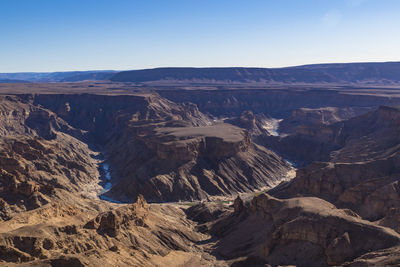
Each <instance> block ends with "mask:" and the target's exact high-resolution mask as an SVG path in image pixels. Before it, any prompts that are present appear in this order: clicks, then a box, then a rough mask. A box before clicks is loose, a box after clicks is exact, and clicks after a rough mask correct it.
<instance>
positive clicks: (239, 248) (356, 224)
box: [188, 194, 400, 266]
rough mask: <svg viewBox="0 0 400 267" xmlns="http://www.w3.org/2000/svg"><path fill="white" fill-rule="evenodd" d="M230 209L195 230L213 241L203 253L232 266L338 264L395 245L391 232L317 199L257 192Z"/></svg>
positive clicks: (397, 238)
mask: <svg viewBox="0 0 400 267" xmlns="http://www.w3.org/2000/svg"><path fill="white" fill-rule="evenodd" d="M237 202H239V200H238V201H237ZM235 206H237V209H236V210H235V211H231V212H230V213H226V212H225V213H224V215H223V216H220V219H215V220H210V221H208V222H206V223H203V224H202V225H201V226H200V229H202V230H203V231H204V229H207V230H206V231H208V232H209V233H211V234H212V235H214V236H215V237H217V238H218V241H216V242H215V243H210V247H209V249H210V250H211V251H213V253H217V254H218V255H220V256H222V257H223V258H224V259H225V260H227V261H228V262H229V263H230V264H232V266H263V265H264V264H270V265H272V266H278V265H295V266H330V265H341V264H344V263H346V262H349V261H352V260H354V259H355V258H357V257H360V256H361V255H363V254H366V253H369V252H370V251H376V250H380V249H387V248H390V247H393V246H396V245H398V244H400V236H399V235H398V234H397V233H396V232H394V231H393V230H391V229H389V228H383V227H380V226H377V225H374V224H372V223H370V222H368V221H364V220H362V219H360V218H359V217H358V216H357V215H356V214H355V213H354V212H352V211H350V210H340V209H337V208H335V206H333V205H332V204H330V203H328V202H326V201H323V200H321V199H318V198H293V199H288V200H279V199H276V198H273V197H271V196H269V195H267V194H261V195H259V196H257V197H255V198H254V199H253V200H252V201H251V202H250V203H248V204H246V205H245V207H242V206H241V205H235ZM238 208H239V209H238ZM193 209H194V208H191V210H190V213H192V212H193ZM203 209H204V208H203ZM188 211H189V210H188ZM202 213H203V214H204V211H202ZM202 219H204V218H202ZM389 257H390V256H389ZM392 263H394V262H392Z"/></svg>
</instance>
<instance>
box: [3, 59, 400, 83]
mask: <svg viewBox="0 0 400 267" xmlns="http://www.w3.org/2000/svg"><path fill="white" fill-rule="evenodd" d="M0 80H14V82H15V81H17V80H23V81H28V82H78V81H85V80H110V81H113V82H135V83H153V84H157V83H159V84H179V83H187V84H227V83H228V84H230V83H232V84H235V83H237V84H243V83H255V84H275V83H276V84H321V83H334V84H356V83H358V84H360V83H361V84H382V85H397V84H400V62H384V63H334V64H314V65H303V66H296V67H285V68H241V67H232V68H186V67H182V68H155V69H143V70H130V71H121V72H117V71H73V72H53V73H0Z"/></svg>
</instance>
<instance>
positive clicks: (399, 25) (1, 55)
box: [0, 0, 400, 72]
mask: <svg viewBox="0 0 400 267" xmlns="http://www.w3.org/2000/svg"><path fill="white" fill-rule="evenodd" d="M399 14H400V1H398V0H0V72H20V71H65V70H98V69H116V70H126V69H140V68H152V67H165V66H199V67H201V66H254V67H280V66H291V65H301V64H309V63H328V62H354V61H357V62H364V61H400V15H399Z"/></svg>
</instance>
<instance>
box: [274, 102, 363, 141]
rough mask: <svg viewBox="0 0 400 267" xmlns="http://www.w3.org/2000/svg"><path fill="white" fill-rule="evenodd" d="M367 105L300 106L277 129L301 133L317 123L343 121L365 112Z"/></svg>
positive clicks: (327, 123)
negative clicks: (339, 106) (338, 106)
mask: <svg viewBox="0 0 400 267" xmlns="http://www.w3.org/2000/svg"><path fill="white" fill-rule="evenodd" d="M370 109H371V108H368V107H344V108H337V107H322V108H314V109H311V108H300V109H295V110H293V111H292V113H291V115H290V116H289V117H287V118H285V119H284V120H282V122H281V123H280V124H279V131H280V132H281V133H285V134H295V133H299V134H301V133H303V131H307V129H308V128H312V127H313V126H317V125H329V124H333V123H336V122H339V121H344V120H348V119H351V118H353V117H356V116H358V115H361V114H362V113H366V112H368V111H369V110H370Z"/></svg>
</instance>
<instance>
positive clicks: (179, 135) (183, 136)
mask: <svg viewBox="0 0 400 267" xmlns="http://www.w3.org/2000/svg"><path fill="white" fill-rule="evenodd" d="M156 131H157V135H158V136H160V137H161V136H169V137H171V136H172V137H175V140H174V141H178V140H179V141H181V140H182V141H183V140H188V139H193V138H198V137H216V138H221V139H223V140H224V141H225V142H240V141H242V140H243V137H244V130H243V129H241V128H239V127H236V126H233V125H231V124H227V123H220V124H215V125H211V126H203V127H165V128H158V129H156Z"/></svg>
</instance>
